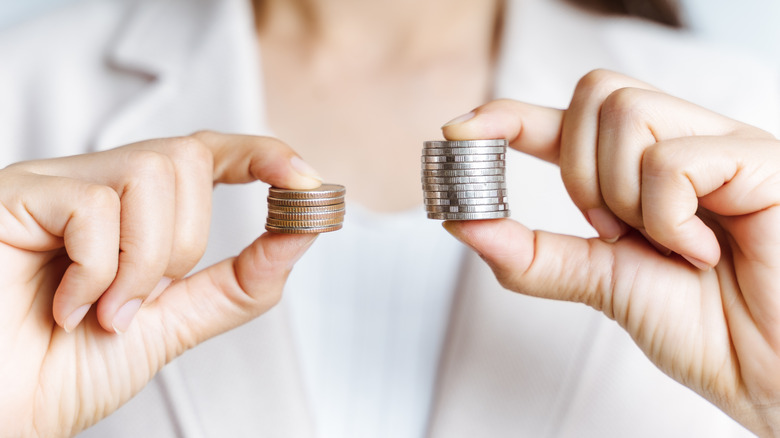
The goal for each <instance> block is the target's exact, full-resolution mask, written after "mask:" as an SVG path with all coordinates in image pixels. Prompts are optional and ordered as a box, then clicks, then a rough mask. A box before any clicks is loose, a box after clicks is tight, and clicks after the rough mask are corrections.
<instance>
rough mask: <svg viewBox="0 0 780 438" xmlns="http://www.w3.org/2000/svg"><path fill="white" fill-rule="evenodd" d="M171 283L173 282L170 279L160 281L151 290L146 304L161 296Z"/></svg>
mask: <svg viewBox="0 0 780 438" xmlns="http://www.w3.org/2000/svg"><path fill="white" fill-rule="evenodd" d="M171 282H173V279H172V278H170V277H163V278H161V279H160V281H159V282H158V283H157V286H155V287H154V289H152V293H150V294H149V296H148V297H146V302H147V303H151V302H152V301H154V300H156V299H157V297H159V296H160V295H162V293H163V291H164V290H165V289H167V288H168V286H170V285H171Z"/></svg>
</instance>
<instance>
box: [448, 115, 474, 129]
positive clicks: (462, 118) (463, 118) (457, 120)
mask: <svg viewBox="0 0 780 438" xmlns="http://www.w3.org/2000/svg"><path fill="white" fill-rule="evenodd" d="M476 115H477V113H475V112H474V111H471V112H469V113H466V114H463V115H462V116H458V117H455V118H454V119H452V120H450V121H449V122H447V123H445V124H444V125H442V128H446V127H447V126H452V125H457V124H458V123H463V122H465V121H467V120H470V119H473V118H474V116H476Z"/></svg>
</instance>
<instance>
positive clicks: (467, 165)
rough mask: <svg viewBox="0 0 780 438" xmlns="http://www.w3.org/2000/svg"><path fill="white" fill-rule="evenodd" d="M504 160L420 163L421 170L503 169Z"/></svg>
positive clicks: (504, 165)
mask: <svg viewBox="0 0 780 438" xmlns="http://www.w3.org/2000/svg"><path fill="white" fill-rule="evenodd" d="M505 167H506V162H505V161H503V160H501V161H471V162H462V163H425V162H424V163H422V169H423V170H475V169H503V168H505Z"/></svg>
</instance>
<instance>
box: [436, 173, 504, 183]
mask: <svg viewBox="0 0 780 438" xmlns="http://www.w3.org/2000/svg"><path fill="white" fill-rule="evenodd" d="M504 181H506V177H504V175H485V176H423V177H422V183H423V184H475V183H478V184H481V183H501V182H504Z"/></svg>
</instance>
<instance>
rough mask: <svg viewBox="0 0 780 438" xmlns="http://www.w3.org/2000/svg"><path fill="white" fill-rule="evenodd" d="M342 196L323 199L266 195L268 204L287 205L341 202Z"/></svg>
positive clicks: (333, 203) (308, 205)
mask: <svg viewBox="0 0 780 438" xmlns="http://www.w3.org/2000/svg"><path fill="white" fill-rule="evenodd" d="M343 203H344V198H343V197H337V198H323V199H280V198H273V197H270V196H269V197H268V205H282V206H289V207H317V206H322V205H335V204H343Z"/></svg>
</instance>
